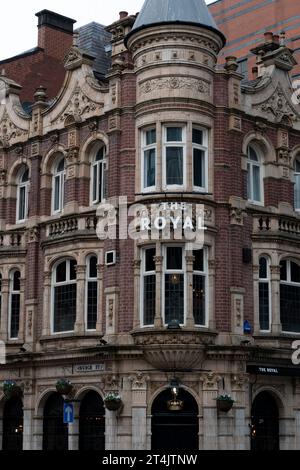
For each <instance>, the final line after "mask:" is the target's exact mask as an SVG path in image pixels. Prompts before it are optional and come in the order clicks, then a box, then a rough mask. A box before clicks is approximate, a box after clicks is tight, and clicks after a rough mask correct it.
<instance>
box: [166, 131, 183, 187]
mask: <svg viewBox="0 0 300 470" xmlns="http://www.w3.org/2000/svg"><path fill="white" fill-rule="evenodd" d="M168 128H181V129H182V141H172V142H168V141H167V130H168ZM169 147H173V148H176V147H181V148H182V149H183V152H182V155H183V156H182V166H183V168H182V185H178V184H167V148H169ZM186 154H187V124H186V123H184V124H183V123H177V122H175V123H165V124H163V126H162V167H163V168H162V175H163V181H162V186H163V189H164V190H165V191H170V190H174V191H182V190H184V189H185V188H186V179H187V168H186Z"/></svg>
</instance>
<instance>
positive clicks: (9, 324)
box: [8, 268, 21, 341]
mask: <svg viewBox="0 0 300 470" xmlns="http://www.w3.org/2000/svg"><path fill="white" fill-rule="evenodd" d="M16 272H19V273H20V284H21V271H20V270H19V269H17V268H16V269H13V270H12V271H11V272H10V276H9V296H8V297H9V299H8V301H9V306H8V338H9V341H17V340H18V339H19V335H18V336H17V337H16V338H15V337H12V336H11V315H12V296H13V295H19V303H20V308H19V334H20V320H21V318H20V315H21V286H20V290H16V291H15V290H13V289H14V275H15V273H16Z"/></svg>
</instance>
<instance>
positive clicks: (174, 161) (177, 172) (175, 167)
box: [166, 147, 183, 186]
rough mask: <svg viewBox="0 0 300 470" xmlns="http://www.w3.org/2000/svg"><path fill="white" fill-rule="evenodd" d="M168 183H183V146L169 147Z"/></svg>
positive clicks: (167, 155)
mask: <svg viewBox="0 0 300 470" xmlns="http://www.w3.org/2000/svg"><path fill="white" fill-rule="evenodd" d="M166 158H167V185H172V184H176V185H179V186H181V185H183V148H182V147H167V154H166Z"/></svg>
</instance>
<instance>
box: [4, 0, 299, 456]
mask: <svg viewBox="0 0 300 470" xmlns="http://www.w3.org/2000/svg"><path fill="white" fill-rule="evenodd" d="M183 3H184V8H182V5H183ZM45 16H46V17H47V18H48V19H47V22H48V23H49V22H50V30H51V33H52V30H55V31H59V30H61V26H62V25H61V24H60V26H59V27H58V26H57V24H55V21H54V18H53V16H52V14H51V12H44V18H45ZM60 20H61V21H63V20H62V19H60ZM64 21H66V22H67V24H68V25H70V21H71V20H68V19H65V20H64ZM41 23H43V20H41ZM41 23H40V27H41V26H42V24H41ZM64 24H65V23H64ZM68 28H69V26H68ZM95 28H96V29H97V25H95V24H92V30H95ZM102 32H103V34H102V36H101V37H102V39H103V37H104V36H103V35H104V34H110V35H111V51H110V52H109V50H110V48H109V47H106V48H105V49H106V53H107V54H111V57H110V58H109V59H111V60H105V57H106V56H105V54H104V55H103V56H102V59H101V60H99V57H97V58H96V61H95V60H93V59H94V58H93V57H92V55H91V49H89V48H88V47H87V45H88V44H90V45H91V44H92V42H93V41H91V36H90V35H89V34H88V32H87V30H86V29H84V31H83V32H82V31H81V33H82V34H81V39H80V31H79V38H78V37H77V36H78V35H75V36H74V44H73V45H72V46H71V47H70V48H69V45H68V48H69V49H68V51H66V54H65V57H64V68H65V79H64V81H63V83H61V89H60V91H59V92H58V93H57V96H55V97H54V96H50V98H51V99H48V98H47V96H46V92H45V89H44V88H42V87H39V88H38V90H37V91H36V93H35V95H34V102H33V103H32V105H31V107H30V109H29V108H28V107H27V108H26V109H27V111H26V110H24V108H23V107H22V104H21V102H20V94H21V88H20V86H19V85H18V84H17V83H16V82H15V81H14V80H17V77H15V76H13V79H12V78H11V77H10V74H9V73H8V72H6V75H7V76H6V75H5V74H2V76H1V77H0V91H1V93H2V95H1V105H0V170H1V173H0V176H1V179H0V224H1V227H0V276H1V278H0V279H1V317H0V318H1V324H0V325H1V326H0V334H1V340H2V341H4V342H5V345H6V352H7V354H6V363H5V364H3V365H1V366H0V381H1V383H3V384H4V385H3V391H2V389H1V392H0V444H1V445H2V448H4V449H11V450H12V449H17V448H21V447H22V446H23V448H24V449H42V448H43V449H66V448H69V449H78V448H80V449H104V448H106V449H107V450H110V449H134V450H138V449H140V450H142V449H153V450H158V449H161V450H162V449H163V450H167V449H172V450H180V449H182V448H188V449H193V450H195V449H249V448H250V447H251V446H252V448H254V449H260V448H268V449H276V448H278V447H280V448H281V449H295V448H299V445H300V431H299V429H300V428H299V419H300V386H299V378H298V377H299V369H298V368H297V367H296V366H294V365H293V364H292V352H293V350H292V343H293V341H294V340H295V339H299V333H300V317H299V304H300V268H299V267H300V245H299V233H300V222H299V209H300V199H299V191H300V176H299V175H300V170H299V168H300V167H299V165H300V163H299V162H300V160H299V155H300V141H299V139H300V112H299V106H298V104H297V98H296V97H295V96H294V97H293V91H294V90H293V88H292V84H291V81H290V75H289V74H290V72H291V71H292V69H293V67H294V65H295V60H294V58H293V53H292V51H291V50H290V49H289V48H287V47H286V46H285V45H284V44H281V45H279V44H278V43H277V42H276V41H273V40H272V41H270V40H268V41H267V42H263V43H262V44H260V45H259V47H258V48H257V52H258V56H257V64H258V77H257V79H256V80H254V81H246V82H245V81H243V82H242V78H243V77H242V76H241V75H240V74H238V73H237V67H238V66H237V63H236V61H235V60H234V59H232V58H231V59H228V60H227V62H226V65H225V67H224V68H223V69H221V70H219V69H217V68H216V62H217V58H218V54H219V52H220V50H221V49H222V47H223V46H224V43H225V38H224V36H223V34H222V33H221V32H220V31H219V30H218V29H217V26H216V25H215V23H214V21H213V19H212V17H211V15H210V14H209V11H208V9H207V7H206V5H205V3H204V1H202V0H201V1H200V0H185V2H182V1H181V0H165V1H164V2H161V1H160V0H151V1H150V0H146V1H145V4H144V6H143V9H142V11H141V13H140V14H139V15H138V17H137V18H136V17H135V16H128V15H127V13H125V12H122V13H121V14H120V19H119V20H118V21H116V22H115V23H114V24H112V25H111V26H109V27H108V28H107V31H106V33H104V31H103V30H102ZM83 33H84V34H83ZM68 36H69V33H68ZM84 38H89V39H88V40H86V39H84ZM80 41H81V43H80ZM84 41H86V42H85V47H83V42H84ZM80 44H81V47H79V45H80ZM105 44H107V41H103V47H104V46H105ZM103 47H102V48H100V49H101V51H102V52H103ZM96 49H97V48H96ZM101 51H100V53H101V54H102V52H101ZM101 54H100V55H101ZM106 59H107V57H106ZM16 60H17V61H22V57H19V58H17V59H16ZM45 60H46V59H45ZM4 62H5V61H4ZM46 62H47V60H46ZM95 62H96V63H97V64H98V66H97V67H100V69H101V70H99V69H98V70H96V71H95V65H94V64H95ZM44 66H45V64H44V62H43V61H42V63H41V67H44ZM105 67H107V70H106V71H105V73H103V72H104V69H105ZM12 70H13V68H12ZM101 72H102V73H101ZM104 75H105V76H104ZM53 79H54V80H55V79H56V78H55V74H54V76H53ZM21 81H22V80H21ZM21 84H22V83H21ZM40 85H43V83H40ZM29 98H30V97H29ZM27 101H28V97H27ZM29 101H30V99H29ZM120 196H121V197H124V196H126V197H127V199H128V204H129V207H130V208H131V209H132V212H131V216H132V215H133V213H134V210H137V209H136V207H137V206H136V205H137V204H143V205H144V206H147V207H148V206H149V205H151V204H154V203H155V204H162V203H164V204H166V205H169V207H170V208H171V209H170V210H171V212H172V211H173V208H174V207H177V206H176V204H177V205H181V206H180V207H183V206H182V204H183V203H184V204H186V205H187V204H193V205H194V206H195V205H197V206H201V207H203V213H204V217H205V219H204V222H205V226H206V230H205V231H204V232H205V233H204V246H203V247H202V249H200V250H199V249H198V250H194V251H193V250H191V248H190V243H188V241H189V240H188V239H187V238H184V239H181V240H178V239H176V238H175V236H173V234H171V236H170V239H169V240H167V241H165V240H162V239H161V237H160V236H159V237H158V239H157V240H155V241H153V240H147V239H141V238H140V237H139V238H138V239H137V240H133V239H132V238H130V237H126V236H124V233H123V236H121V235H122V234H121V232H122V230H121V228H122V224H121V222H120V217H121V209H120V210H119V211H118V212H117V213H118V217H119V219H118V221H119V229H118V230H117V235H118V236H117V237H116V238H115V239H109V238H106V239H103V240H102V239H100V238H99V237H98V236H97V233H96V228H97V224H99V221H101V218H103V216H104V215H105V214H103V213H100V212H99V211H98V213H97V209H98V207H99V204H100V203H103V202H104V201H106V202H110V203H116V202H117V201H118V200H119V197H120ZM129 220H131V219H129ZM98 226H99V225H98ZM103 238H104V237H103ZM187 248H188V249H187ZM58 379H63V380H62V381H60V382H59V383H57V382H58ZM69 382H71V384H70V383H69ZM64 387H65V388H64ZM58 392H60V394H59V393H58ZM106 394H110V396H115V394H119V395H120V397H121V401H122V403H121V405H122V406H119V407H118V406H117V405H119V403H118V400H116V399H115V400H113V402H110V403H106V405H105V407H104V398H105V396H106ZM228 394H230V396H231V397H232V399H233V403H232V401H230V400H229V399H226V397H225V399H224V396H225V395H228ZM61 395H63V396H65V397H66V398H67V400H70V401H71V402H72V404H73V406H74V410H75V419H74V422H73V423H72V424H69V425H67V424H64V423H63V398H62V396H61ZM222 397H223V400H222V399H220V398H222ZM218 398H219V399H218ZM113 406H115V407H116V408H118V409H117V410H115V411H113V410H111V409H108V408H112V407H113ZM222 407H223V411H222V409H221V408H222ZM224 407H227V410H226V411H224ZM67 414H69V415H70V414H71V410H70V409H69V410H67Z"/></svg>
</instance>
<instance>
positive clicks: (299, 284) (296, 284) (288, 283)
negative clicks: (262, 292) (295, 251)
mask: <svg viewBox="0 0 300 470" xmlns="http://www.w3.org/2000/svg"><path fill="white" fill-rule="evenodd" d="M284 261H285V262H286V279H287V280H286V281H283V280H281V278H280V280H279V317H280V323H281V324H282V322H281V289H280V286H281V285H286V286H294V287H298V288H299V289H300V282H295V281H291V263H295V264H297V265H298V266H300V262H299V261H296V260H294V259H290V258H283V259H281V260H280V264H281V263H282V262H284ZM282 333H285V334H289V335H291V334H292V335H298V336H299V335H300V331H286V330H284V329H283V328H282Z"/></svg>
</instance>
